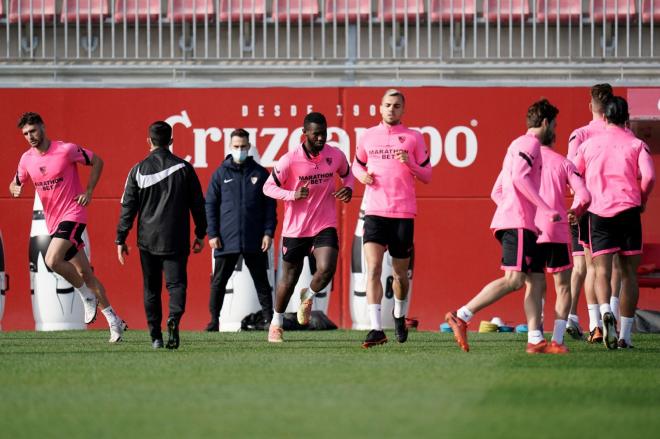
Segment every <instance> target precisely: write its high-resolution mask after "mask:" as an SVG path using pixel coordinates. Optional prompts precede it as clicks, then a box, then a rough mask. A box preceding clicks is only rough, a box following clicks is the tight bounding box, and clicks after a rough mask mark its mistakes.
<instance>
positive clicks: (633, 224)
mask: <svg viewBox="0 0 660 439" xmlns="http://www.w3.org/2000/svg"><path fill="white" fill-rule="evenodd" d="M589 234H590V240H591V254H592V256H598V255H602V254H606V253H620V254H622V255H625V256H630V255H640V254H642V219H641V216H640V210H639V207H633V208H631V209H628V210H624V211H623V212H619V213H617V214H616V215H614V216H613V217H611V218H607V217H603V216H598V215H596V214H595V213H591V212H589Z"/></svg>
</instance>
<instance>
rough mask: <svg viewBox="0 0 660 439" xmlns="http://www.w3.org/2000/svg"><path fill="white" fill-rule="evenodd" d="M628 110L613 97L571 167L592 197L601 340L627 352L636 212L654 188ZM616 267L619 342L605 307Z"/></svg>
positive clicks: (637, 238) (638, 244) (638, 239)
mask: <svg viewBox="0 0 660 439" xmlns="http://www.w3.org/2000/svg"><path fill="white" fill-rule="evenodd" d="M628 117H629V115H628V104H627V102H626V100H625V99H623V98H622V97H619V96H615V97H613V98H612V99H611V100H610V101H609V102H608V103H607V105H606V106H605V119H606V121H607V127H606V128H605V130H604V132H603V133H601V134H599V135H596V136H594V137H591V138H589V139H588V140H587V141H585V142H584V143H582V145H580V147H579V148H578V150H577V154H576V159H575V160H576V167H577V169H578V171H580V172H584V176H585V181H586V183H587V189H589V192H591V194H592V201H591V205H590V206H589V241H590V244H591V253H592V257H593V264H594V267H595V272H596V277H595V283H594V288H595V290H596V295H597V297H598V304H599V308H600V312H601V314H602V316H603V340H604V342H605V345H606V346H607V347H608V348H609V349H616V348H617V347H620V348H628V347H632V341H631V335H630V332H631V329H632V324H633V318H634V314H635V308H636V307H637V299H638V296H639V288H638V286H637V267H638V265H639V261H640V257H641V254H642V223H641V218H640V215H641V212H643V211H644V207H645V206H646V201H647V200H648V197H649V194H650V193H651V190H652V189H653V185H654V183H655V169H654V167H653V159H652V158H651V155H650V152H649V147H648V145H646V144H645V143H644V142H643V141H642V140H640V139H638V138H636V137H635V136H634V135H633V134H632V133H631V132H630V131H629V130H627V129H626V127H625V126H626V123H627V122H628ZM615 253H618V254H619V262H620V264H621V281H622V287H621V336H620V337H619V339H618V341H617V334H616V319H615V317H614V315H613V313H612V309H611V305H610V295H611V275H612V257H613V255H614V254H615Z"/></svg>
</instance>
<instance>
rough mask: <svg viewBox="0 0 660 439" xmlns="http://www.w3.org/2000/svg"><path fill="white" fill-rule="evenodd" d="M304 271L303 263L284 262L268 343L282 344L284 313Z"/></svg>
mask: <svg viewBox="0 0 660 439" xmlns="http://www.w3.org/2000/svg"><path fill="white" fill-rule="evenodd" d="M302 269H303V261H300V262H296V263H292V262H287V261H282V266H281V267H280V270H282V277H281V278H280V280H279V281H278V282H277V290H276V292H275V306H274V312H273V320H272V321H271V323H270V327H269V328H268V341H269V342H271V343H281V342H282V341H283V338H282V332H283V330H282V327H283V326H284V311H285V310H286V306H287V305H288V304H289V300H290V299H291V295H292V294H293V289H294V288H295V286H296V282H298V278H299V277H300V273H301V272H302Z"/></svg>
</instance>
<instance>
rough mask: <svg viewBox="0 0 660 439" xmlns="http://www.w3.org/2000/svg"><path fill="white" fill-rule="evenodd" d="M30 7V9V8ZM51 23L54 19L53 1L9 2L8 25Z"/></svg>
mask: <svg viewBox="0 0 660 439" xmlns="http://www.w3.org/2000/svg"><path fill="white" fill-rule="evenodd" d="M30 6H31V7H30ZM30 14H32V22H33V23H41V22H45V23H51V22H52V21H54V19H55V14H56V11H55V0H11V3H10V4H9V22H10V23H18V22H21V23H29V22H30Z"/></svg>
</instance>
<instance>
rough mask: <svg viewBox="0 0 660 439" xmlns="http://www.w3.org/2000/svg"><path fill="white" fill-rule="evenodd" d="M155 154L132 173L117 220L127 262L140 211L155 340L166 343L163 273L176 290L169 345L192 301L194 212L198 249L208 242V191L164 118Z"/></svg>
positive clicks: (155, 131)
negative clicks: (189, 269) (177, 151)
mask: <svg viewBox="0 0 660 439" xmlns="http://www.w3.org/2000/svg"><path fill="white" fill-rule="evenodd" d="M147 141H148V143H149V145H150V146H151V150H150V154H149V155H148V156H147V158H145V159H144V160H142V161H141V162H139V163H138V164H137V165H135V166H133V168H132V169H131V170H130V172H129V173H128V178H127V179H126V187H125V189H124V195H123V196H122V199H121V214H120V217H119V225H118V226H117V239H116V241H115V243H116V244H117V256H118V258H119V262H120V263H121V264H122V265H123V264H124V255H128V246H127V245H126V236H127V235H128V232H129V231H130V229H131V227H132V226H133V220H134V219H135V216H136V215H137V216H138V232H137V234H138V247H139V249H140V262H141V264H142V276H143V280H144V309H145V311H146V314H147V323H148V325H149V333H150V334H151V341H152V346H153V347H154V348H162V347H163V334H162V332H161V326H160V325H161V320H162V304H161V288H162V277H163V273H164V274H165V283H166V286H167V290H168V291H169V293H170V306H169V316H168V319H167V331H168V341H167V348H168V349H177V348H178V347H179V322H180V320H181V316H182V315H183V312H184V310H185V307H186V287H187V286H188V277H187V273H186V265H187V263H188V255H189V254H190V214H191V213H192V217H193V220H194V222H195V241H194V243H193V246H192V250H193V252H194V253H199V252H200V251H202V248H203V247H204V241H203V239H204V235H205V234H206V233H205V230H206V216H205V215H204V195H203V193H202V187H201V185H200V183H199V179H198V178H197V174H196V173H195V170H194V169H193V167H192V165H191V164H190V163H188V162H186V161H185V160H183V159H181V158H179V157H177V156H175V155H174V154H172V153H171V152H170V150H169V146H170V145H171V144H172V127H171V126H170V125H168V124H167V123H165V122H162V121H158V122H154V123H153V124H151V126H150V127H149V138H148V139H147Z"/></svg>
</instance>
